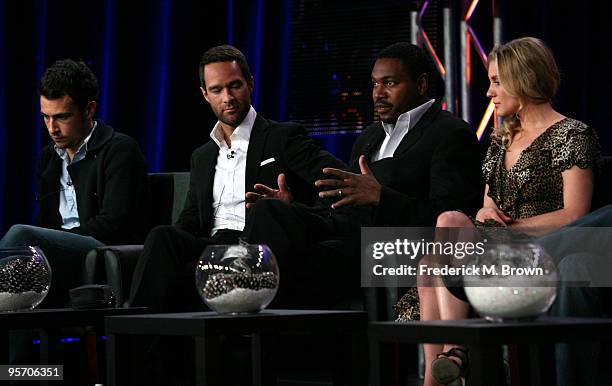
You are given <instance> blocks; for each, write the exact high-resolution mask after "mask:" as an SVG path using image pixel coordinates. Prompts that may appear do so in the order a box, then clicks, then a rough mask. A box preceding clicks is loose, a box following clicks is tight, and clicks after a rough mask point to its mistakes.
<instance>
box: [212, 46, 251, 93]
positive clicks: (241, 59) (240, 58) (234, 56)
mask: <svg viewBox="0 0 612 386" xmlns="http://www.w3.org/2000/svg"><path fill="white" fill-rule="evenodd" d="M233 61H235V62H236V63H237V64H238V67H240V71H242V76H244V79H246V80H250V79H251V78H252V75H251V69H250V68H249V64H248V63H247V60H246V57H245V56H244V54H243V53H242V52H240V50H239V49H238V48H236V47H234V46H230V45H227V44H226V45H222V46H216V47H213V48H211V49H209V50H208V51H206V52H205V53H204V55H202V59H201V60H200V85H201V86H202V87H204V66H205V65H207V64H210V63H217V62H233Z"/></svg>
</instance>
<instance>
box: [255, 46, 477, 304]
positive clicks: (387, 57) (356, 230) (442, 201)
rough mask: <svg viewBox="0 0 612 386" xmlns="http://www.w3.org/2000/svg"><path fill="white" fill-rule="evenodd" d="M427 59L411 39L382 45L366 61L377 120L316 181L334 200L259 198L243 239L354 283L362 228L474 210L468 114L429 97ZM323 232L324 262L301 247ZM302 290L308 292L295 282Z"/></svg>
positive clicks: (307, 278)
mask: <svg viewBox="0 0 612 386" xmlns="http://www.w3.org/2000/svg"><path fill="white" fill-rule="evenodd" d="M430 68H431V65H430V61H429V58H428V57H427V54H426V53H425V52H424V51H423V50H422V49H420V48H418V47H417V46H414V45H412V44H408V43H396V44H393V45H391V46H389V47H387V48H385V49H384V50H382V51H381V52H380V53H379V55H378V57H377V60H376V62H375V64H374V68H373V70H372V87H373V88H372V98H373V100H374V107H375V110H376V112H377V113H378V116H379V117H380V122H376V123H374V124H372V125H370V126H369V127H367V128H366V129H365V130H364V132H363V133H362V134H361V135H360V136H359V137H358V138H357V141H356V143H355V145H354V147H353V151H352V156H351V163H350V167H349V171H344V170H340V169H338V168H333V167H331V168H325V169H324V173H326V174H327V175H329V176H331V177H333V178H330V179H323V180H319V181H317V182H316V185H317V186H318V187H320V188H323V189H325V190H324V191H322V192H320V193H319V195H320V197H322V198H330V199H334V200H335V202H334V203H333V204H332V206H331V208H332V209H331V211H330V212H329V213H323V214H322V213H320V212H316V211H312V210H306V209H304V208H302V207H299V206H295V205H292V204H290V203H287V202H286V201H282V200H260V201H259V202H257V203H256V204H255V205H254V207H253V209H252V212H251V217H250V219H249V221H248V222H247V225H246V228H245V233H246V234H247V235H248V237H249V241H251V242H254V243H265V244H268V245H269V246H270V247H271V248H272V250H273V251H274V253H275V254H276V255H277V257H279V259H280V260H287V259H289V257H292V258H293V259H295V258H297V257H298V256H299V258H300V259H301V264H303V266H308V267H316V268H315V269H312V270H311V271H314V272H310V273H309V272H306V270H302V273H303V274H304V275H303V276H304V277H303V283H309V282H312V278H313V277H314V276H318V277H321V274H322V273H324V272H328V271H333V272H336V273H335V276H334V275H331V276H327V275H325V277H330V279H331V280H330V283H328V284H330V286H334V287H335V288H338V286H337V285H334V283H331V281H334V278H336V279H337V281H343V282H344V281H345V280H346V279H348V280H349V281H350V282H351V283H349V284H347V285H346V286H349V287H350V286H353V287H357V288H359V278H360V276H359V263H358V261H356V259H357V260H358V259H359V257H358V256H359V254H360V251H359V239H360V229H361V227H364V226H422V227H425V226H429V227H432V226H434V225H435V220H436V218H437V216H438V215H439V214H440V213H442V212H444V211H447V210H462V211H464V212H465V213H469V214H474V213H475V211H476V209H478V207H479V206H481V204H482V194H483V183H482V178H481V172H480V150H479V146H478V141H477V139H476V136H475V134H474V132H473V131H472V130H470V128H469V126H468V124H467V123H465V122H464V121H462V120H460V119H458V118H455V117H454V116H452V115H451V114H450V113H448V112H446V111H444V110H442V109H441V107H440V105H439V104H438V103H436V102H435V101H434V100H433V99H430V98H429V97H428V94H429V81H430V79H431V76H430ZM263 224H265V226H263ZM304 235H308V237H305V236H304ZM328 239H340V240H342V241H343V244H342V245H343V248H341V250H342V252H343V253H341V254H337V255H336V257H335V258H334V259H322V260H324V261H317V260H321V257H320V256H317V255H313V254H309V255H305V256H300V251H304V250H307V249H308V247H309V246H310V245H312V243H313V242H318V241H321V240H328ZM293 259H292V260H293ZM342 278H343V279H342ZM306 285H307V284H306ZM281 286H282V284H281ZM321 292H322V293H323V294H324V293H325V291H321ZM302 295H304V298H305V299H308V298H312V297H311V296H310V295H309V294H307V293H305V291H304V290H302ZM296 296H299V294H296Z"/></svg>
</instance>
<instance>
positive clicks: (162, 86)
mask: <svg viewBox="0 0 612 386" xmlns="http://www.w3.org/2000/svg"><path fill="white" fill-rule="evenodd" d="M160 19H161V20H160V21H161V23H160V26H161V36H160V38H161V41H160V47H159V51H158V52H159V58H158V60H159V65H158V67H157V75H158V77H157V104H156V114H155V122H154V124H153V127H154V128H155V142H154V143H153V146H152V147H149V151H148V153H149V154H148V159H149V162H150V168H151V171H154V172H158V171H160V170H161V167H162V162H163V154H164V131H165V123H166V100H167V95H166V92H167V82H168V56H169V54H170V53H169V50H170V0H163V1H162V2H161V9H160Z"/></svg>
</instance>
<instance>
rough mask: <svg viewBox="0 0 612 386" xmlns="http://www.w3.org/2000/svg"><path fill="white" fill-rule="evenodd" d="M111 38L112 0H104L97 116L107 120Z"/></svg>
mask: <svg viewBox="0 0 612 386" xmlns="http://www.w3.org/2000/svg"><path fill="white" fill-rule="evenodd" d="M112 39H113V0H106V9H105V10H104V41H103V43H102V65H101V69H100V77H99V78H100V103H99V106H98V116H99V117H100V118H102V119H103V120H105V121H108V120H109V118H108V101H109V100H110V95H109V93H110V91H109V90H110V84H111V79H110V77H111V56H112V50H113V49H112Z"/></svg>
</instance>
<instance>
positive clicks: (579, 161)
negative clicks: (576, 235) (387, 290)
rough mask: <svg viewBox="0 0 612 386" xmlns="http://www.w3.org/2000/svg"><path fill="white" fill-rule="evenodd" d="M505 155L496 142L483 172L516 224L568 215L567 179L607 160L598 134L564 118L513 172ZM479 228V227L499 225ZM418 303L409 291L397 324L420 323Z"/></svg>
mask: <svg viewBox="0 0 612 386" xmlns="http://www.w3.org/2000/svg"><path fill="white" fill-rule="evenodd" d="M505 154H506V150H505V149H504V147H503V145H502V143H501V141H500V140H499V139H497V138H495V137H493V139H492V142H491V145H490V146H489V149H488V151H487V156H486V158H485V160H484V163H483V166H482V171H483V174H484V178H485V182H486V183H487V185H489V192H488V195H489V197H491V198H492V199H493V201H494V202H495V203H496V204H497V206H498V207H499V208H500V209H501V210H502V211H503V212H504V213H506V214H507V215H508V216H510V217H512V218H514V219H519V218H527V217H533V216H537V215H540V214H544V213H548V212H552V211H555V210H559V209H562V208H563V177H562V176H561V173H562V172H564V171H565V170H567V169H570V168H571V167H573V166H578V167H579V168H581V169H587V168H592V169H593V170H594V171H597V169H598V168H599V166H600V162H601V160H602V158H601V151H600V146H599V139H598V137H597V133H596V132H595V130H593V128H591V127H589V126H587V125H586V124H584V123H582V122H580V121H577V120H575V119H571V118H564V119H562V120H561V121H559V122H557V123H555V124H553V125H552V126H550V127H549V128H548V129H547V130H546V131H544V132H543V133H542V134H541V135H540V136H539V137H537V138H536V139H535V140H534V141H533V142H532V143H531V144H530V145H529V146H528V147H527V148H526V149H525V150H523V152H522V153H521V155H520V156H519V159H518V160H517V161H516V163H515V164H514V165H513V166H512V168H510V170H506V168H505V166H504V157H505ZM474 223H475V225H476V227H487V226H495V225H497V223H493V224H492V225H490V224H488V223H479V222H476V221H474ZM460 298H462V296H460ZM418 300H419V298H418V294H417V292H416V289H415V288H411V289H409V290H408V292H407V293H406V294H405V295H404V297H402V299H400V301H399V302H398V303H397V304H396V305H395V306H394V308H395V310H396V312H397V313H398V319H397V320H398V321H408V320H418V319H419V315H418V309H419V304H418Z"/></svg>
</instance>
